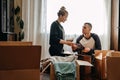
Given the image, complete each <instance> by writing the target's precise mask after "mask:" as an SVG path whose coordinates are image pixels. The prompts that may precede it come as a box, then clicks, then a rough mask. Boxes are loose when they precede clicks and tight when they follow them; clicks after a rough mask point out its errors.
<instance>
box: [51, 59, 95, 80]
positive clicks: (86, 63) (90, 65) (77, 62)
mask: <svg viewBox="0 0 120 80" xmlns="http://www.w3.org/2000/svg"><path fill="white" fill-rule="evenodd" d="M75 63H76V80H80V65H83V66H89V67H92V66H93V65H92V64H91V63H89V62H88V61H82V60H76V61H75ZM88 72H89V69H88ZM50 80H56V76H55V69H54V65H53V64H52V63H51V65H50Z"/></svg>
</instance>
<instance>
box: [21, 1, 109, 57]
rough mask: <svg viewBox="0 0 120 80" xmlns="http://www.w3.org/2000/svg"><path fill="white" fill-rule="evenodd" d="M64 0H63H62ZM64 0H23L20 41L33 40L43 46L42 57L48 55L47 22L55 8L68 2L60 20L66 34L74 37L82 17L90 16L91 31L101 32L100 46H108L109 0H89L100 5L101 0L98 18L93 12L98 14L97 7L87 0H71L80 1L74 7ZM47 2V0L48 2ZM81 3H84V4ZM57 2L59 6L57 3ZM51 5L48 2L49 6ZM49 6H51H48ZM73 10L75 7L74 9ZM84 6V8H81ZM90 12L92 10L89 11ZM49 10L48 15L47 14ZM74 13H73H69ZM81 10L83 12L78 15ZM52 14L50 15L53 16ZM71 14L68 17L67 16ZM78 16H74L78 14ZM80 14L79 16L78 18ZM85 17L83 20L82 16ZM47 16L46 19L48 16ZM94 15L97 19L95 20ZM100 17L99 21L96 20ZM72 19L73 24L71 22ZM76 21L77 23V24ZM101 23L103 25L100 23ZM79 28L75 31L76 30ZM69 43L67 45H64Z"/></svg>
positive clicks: (79, 28)
mask: <svg viewBox="0 0 120 80" xmlns="http://www.w3.org/2000/svg"><path fill="white" fill-rule="evenodd" d="M55 1H58V2H57V3H56V4H52V5H50V4H51V2H55ZM64 1H66V0H64ZM64 1H63V0H22V19H23V20H24V23H25V25H24V32H25V38H24V40H23V41H32V42H33V44H34V45H41V46H42V54H41V58H42V59H44V58H47V57H49V56H50V55H49V53H48V48H49V30H50V24H51V23H52V22H53V21H54V20H56V19H57V12H58V10H59V8H60V6H61V5H62V6H63V5H68V4H69V5H70V7H69V6H67V9H68V11H69V16H68V20H67V21H66V22H65V23H64V24H63V26H65V27H64V28H65V30H66V34H67V37H71V35H72V36H74V37H77V36H78V35H79V34H81V32H80V31H81V27H82V25H83V23H84V22H85V21H87V22H89V21H90V17H92V18H91V19H93V22H91V23H93V26H94V27H93V30H92V32H95V33H98V35H99V36H100V39H101V42H102V48H103V49H110V26H111V25H110V23H111V18H110V15H111V0H97V2H96V0H92V1H95V2H96V3H97V4H95V5H98V6H100V3H99V2H102V6H100V7H103V10H102V9H100V10H102V11H103V12H102V11H101V15H102V17H100V19H97V18H96V16H101V15H98V14H99V13H98V11H99V9H96V10H97V11H96V10H92V11H90V10H91V9H93V8H94V7H93V8H92V7H91V8H89V6H88V5H89V4H88V2H86V1H89V0H79V1H78V0H73V1H77V3H76V4H74V5H77V4H78V3H81V5H82V6H81V5H79V7H76V8H74V6H73V5H71V3H73V1H71V0H67V1H69V3H65V2H64ZM49 2H50V3H49ZM83 3H84V4H83ZM59 4H60V6H58V5H59ZM49 5H50V6H49ZM48 7H52V8H50V10H48ZM72 10H75V12H73V11H72ZM81 10H84V11H85V12H84V11H81ZM87 11H89V13H90V14H92V16H91V15H85V13H86V12H87ZM91 12H92V13H91ZM48 14H49V15H48ZM71 14H73V15H71ZM76 14H79V16H76ZM81 14H84V15H82V16H81ZM52 15H53V16H52ZM70 16H71V19H72V20H71V21H69V20H70ZM79 17H80V19H74V18H79ZM81 17H82V18H81ZM85 18H86V20H84V19H85ZM48 19H49V20H48ZM96 19H97V20H98V22H97V23H95V22H96ZM99 20H100V21H99ZM74 23H75V24H74ZM77 23H78V24H77ZM101 25H102V26H101ZM69 26H72V28H69ZM77 32H78V33H77ZM67 47H68V46H67ZM67 47H66V50H71V48H67Z"/></svg>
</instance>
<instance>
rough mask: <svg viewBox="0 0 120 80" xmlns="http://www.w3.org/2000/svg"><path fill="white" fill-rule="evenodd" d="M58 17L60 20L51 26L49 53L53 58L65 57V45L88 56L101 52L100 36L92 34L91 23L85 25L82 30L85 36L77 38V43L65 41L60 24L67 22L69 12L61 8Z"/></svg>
mask: <svg viewBox="0 0 120 80" xmlns="http://www.w3.org/2000/svg"><path fill="white" fill-rule="evenodd" d="M57 15H58V19H57V20H56V21H54V22H53V23H52V24H51V29H50V41H49V44H50V48H49V53H50V55H51V56H64V54H63V52H64V50H63V45H64V44H66V45H69V46H71V47H72V50H73V51H77V52H78V53H84V54H88V55H91V54H93V53H94V50H101V42H100V39H99V37H98V35H97V34H95V33H91V29H92V25H91V23H84V26H83V28H82V33H83V34H82V35H80V36H79V37H78V38H77V40H76V43H73V42H70V41H66V40H64V39H65V32H64V28H63V26H62V25H61V24H60V23H61V22H63V23H64V22H65V21H66V20H67V17H68V11H67V10H66V9H65V7H61V9H60V10H59V12H58V13H57Z"/></svg>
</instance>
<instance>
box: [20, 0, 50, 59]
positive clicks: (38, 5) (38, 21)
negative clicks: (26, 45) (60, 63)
mask: <svg viewBox="0 0 120 80" xmlns="http://www.w3.org/2000/svg"><path fill="white" fill-rule="evenodd" d="M22 18H23V21H24V24H25V25H24V32H25V38H24V40H23V41H31V42H33V45H41V46H42V52H41V59H43V58H46V57H49V54H48V35H47V33H46V0H22Z"/></svg>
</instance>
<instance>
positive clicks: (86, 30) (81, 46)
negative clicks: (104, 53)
mask: <svg viewBox="0 0 120 80" xmlns="http://www.w3.org/2000/svg"><path fill="white" fill-rule="evenodd" d="M91 30H92V25H91V23H84V26H83V28H82V33H83V34H82V35H80V36H79V37H78V38H77V40H76V44H73V46H72V49H73V51H74V52H78V54H81V55H89V56H91V63H92V64H93V65H94V62H95V60H94V56H93V54H94V50H101V42H100V39H99V37H98V35H97V34H95V33H91ZM78 59H83V57H81V56H79V57H78ZM83 60H84V59H83ZM92 73H95V67H93V68H92Z"/></svg>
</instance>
